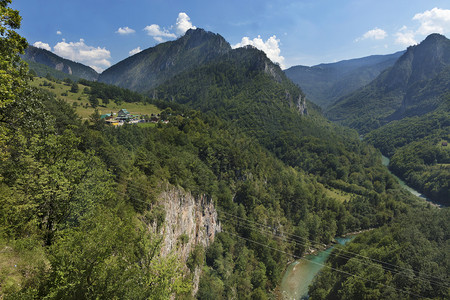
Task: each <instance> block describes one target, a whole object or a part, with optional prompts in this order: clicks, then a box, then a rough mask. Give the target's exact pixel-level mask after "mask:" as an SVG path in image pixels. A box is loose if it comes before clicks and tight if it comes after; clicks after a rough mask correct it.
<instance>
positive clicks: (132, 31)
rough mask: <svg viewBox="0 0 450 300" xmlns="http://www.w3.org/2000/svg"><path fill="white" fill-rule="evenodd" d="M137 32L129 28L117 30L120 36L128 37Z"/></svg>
mask: <svg viewBox="0 0 450 300" xmlns="http://www.w3.org/2000/svg"><path fill="white" fill-rule="evenodd" d="M135 32H136V30H134V29H131V28H129V27H119V29H117V31H116V33H118V34H120V35H127V34H132V33H135Z"/></svg>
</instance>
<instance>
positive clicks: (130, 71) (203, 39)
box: [99, 28, 231, 92]
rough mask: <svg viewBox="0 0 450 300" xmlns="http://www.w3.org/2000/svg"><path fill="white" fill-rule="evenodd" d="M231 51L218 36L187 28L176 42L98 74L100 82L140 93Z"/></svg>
mask: <svg viewBox="0 0 450 300" xmlns="http://www.w3.org/2000/svg"><path fill="white" fill-rule="evenodd" d="M230 50H231V46H230V44H229V43H228V42H227V41H226V40H225V39H224V38H223V37H222V36H221V35H219V34H215V33H212V32H209V31H205V30H204V29H200V28H199V29H189V30H188V31H187V32H186V34H185V35H184V36H182V37H180V38H178V39H177V40H175V41H169V42H165V43H161V44H158V45H156V46H155V47H151V48H148V49H145V50H143V51H141V52H139V53H137V54H135V55H133V56H130V57H128V58H126V59H124V60H122V61H120V62H118V63H117V64H115V65H113V66H111V67H110V68H108V69H106V70H105V71H103V73H102V74H100V76H99V81H100V82H103V83H108V84H114V85H118V86H120V87H125V88H128V89H131V90H135V91H140V92H143V91H147V90H149V89H151V88H153V87H155V86H157V85H159V84H161V83H163V82H164V81H166V80H167V79H169V78H171V77H173V76H174V75H176V74H179V73H180V72H183V71H185V70H187V69H189V68H191V67H192V66H195V65H198V64H201V63H204V62H206V61H209V60H211V59H213V58H214V57H216V56H217V55H220V54H223V53H225V52H227V51H230Z"/></svg>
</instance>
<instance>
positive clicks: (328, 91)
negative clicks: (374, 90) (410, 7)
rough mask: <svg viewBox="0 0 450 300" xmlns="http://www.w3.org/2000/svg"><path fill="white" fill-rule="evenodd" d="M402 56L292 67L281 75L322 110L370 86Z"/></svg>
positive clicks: (363, 58) (372, 57) (375, 56)
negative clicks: (351, 93) (359, 89)
mask: <svg viewBox="0 0 450 300" xmlns="http://www.w3.org/2000/svg"><path fill="white" fill-rule="evenodd" d="M403 53H404V51H399V52H396V53H393V54H388V55H371V56H366V57H361V58H355V59H348V60H342V61H339V62H336V63H322V64H319V65H315V66H311V67H308V66H301V65H300V66H293V67H290V68H288V69H286V70H285V73H286V75H287V76H288V77H289V78H290V79H291V80H292V81H293V82H294V83H296V84H298V85H299V86H300V87H301V88H302V90H303V91H304V92H305V94H306V96H307V97H308V99H309V100H311V101H312V102H314V103H316V104H318V105H319V106H321V107H322V108H326V107H327V106H329V105H331V104H332V103H333V102H334V101H336V100H338V99H339V98H340V97H342V96H344V95H346V94H349V93H350V92H352V91H355V90H357V89H358V88H360V87H362V86H364V85H366V84H368V83H370V82H371V81H372V80H373V79H375V78H376V76H378V75H379V74H380V73H381V72H382V71H383V70H385V69H386V68H388V67H390V66H392V65H393V64H394V63H395V61H396V60H397V59H398V58H399V57H400V56H401V54H403Z"/></svg>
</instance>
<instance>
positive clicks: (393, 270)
mask: <svg viewBox="0 0 450 300" xmlns="http://www.w3.org/2000/svg"><path fill="white" fill-rule="evenodd" d="M218 211H220V212H222V213H224V214H226V215H230V216H231V217H233V218H237V219H240V220H242V221H244V222H248V223H253V224H256V225H252V226H262V227H267V228H269V229H272V227H271V226H268V225H265V224H261V223H258V222H254V221H251V220H247V219H244V218H241V217H239V216H236V215H233V214H230V213H227V212H225V211H223V210H218ZM278 232H280V233H281V234H284V235H285V236H286V237H287V239H290V240H291V241H292V242H295V243H298V244H303V245H305V246H306V243H307V242H309V243H311V244H317V242H314V241H311V240H309V239H307V238H304V237H301V236H298V235H295V234H285V233H284V232H283V231H278ZM269 233H271V234H273V233H272V232H269ZM273 235H274V236H276V235H275V234H273ZM288 236H291V237H288ZM279 237H281V236H279ZM292 237H295V238H298V239H300V240H302V242H301V241H299V240H298V239H295V238H292ZM340 251H341V252H344V253H347V254H350V255H354V256H357V257H361V258H364V259H367V260H370V261H373V262H377V263H380V264H382V266H383V268H384V269H387V270H389V271H392V272H397V273H400V272H401V271H397V270H396V269H395V268H397V269H400V270H404V271H412V272H414V270H413V269H410V268H404V267H400V266H397V265H393V264H390V263H388V262H384V261H381V260H377V259H374V258H371V257H368V256H364V255H361V254H359V253H355V252H351V251H347V250H344V249H340ZM341 256H342V257H344V258H348V259H350V258H353V257H352V256H346V255H342V254H341ZM389 266H391V267H389ZM392 267H393V268H392ZM424 275H426V276H424ZM417 277H428V278H422V280H426V281H429V282H432V283H435V284H436V285H439V284H440V283H439V282H435V281H433V280H432V279H436V280H439V281H442V279H441V278H439V277H435V276H432V275H430V274H426V273H424V274H418V275H417ZM442 283H443V284H445V287H448V286H449V285H450V284H448V283H446V282H444V281H442Z"/></svg>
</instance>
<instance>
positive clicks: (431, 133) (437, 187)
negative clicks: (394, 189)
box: [366, 98, 450, 205]
mask: <svg viewBox="0 0 450 300" xmlns="http://www.w3.org/2000/svg"><path fill="white" fill-rule="evenodd" d="M448 99H449V100H450V98H448ZM449 104H450V102H449V101H447V102H446V105H445V106H443V109H440V110H437V111H436V112H433V113H428V114H426V115H424V116H422V117H412V118H405V119H403V120H400V121H396V122H392V123H390V124H388V125H386V126H383V127H382V128H380V129H378V130H375V131H372V132H371V133H370V134H368V135H367V137H366V140H367V141H368V142H370V143H372V144H373V145H374V146H375V147H377V148H379V149H380V150H381V151H382V152H383V153H384V154H385V155H387V156H390V157H391V161H390V164H389V168H390V169H391V170H392V171H393V172H394V173H395V174H397V175H398V176H400V177H401V178H404V179H405V181H406V182H407V183H408V184H409V185H411V186H413V187H414V188H416V189H417V190H419V191H421V192H422V193H424V194H425V195H426V196H427V197H429V198H430V199H432V200H434V201H436V202H440V203H443V204H445V205H449V204H450V202H449V199H450V187H449V180H448V178H449V176H450V167H449V166H450V147H449V146H448V145H447V146H443V145H445V144H446V143H447V144H448V142H449V141H450V115H449V113H448V109H447V107H448V105H449Z"/></svg>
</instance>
